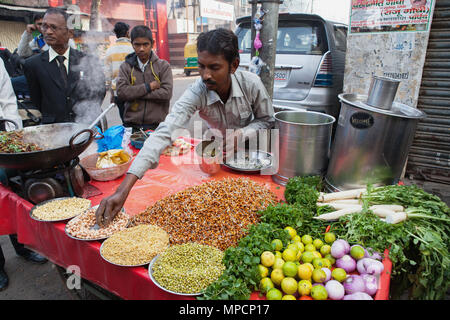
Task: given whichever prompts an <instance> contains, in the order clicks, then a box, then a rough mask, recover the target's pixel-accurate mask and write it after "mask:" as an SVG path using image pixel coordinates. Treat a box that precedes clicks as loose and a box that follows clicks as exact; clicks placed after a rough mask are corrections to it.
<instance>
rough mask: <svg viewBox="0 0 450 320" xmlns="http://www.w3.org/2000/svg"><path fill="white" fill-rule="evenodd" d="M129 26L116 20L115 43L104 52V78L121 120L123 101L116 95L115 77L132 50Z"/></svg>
mask: <svg viewBox="0 0 450 320" xmlns="http://www.w3.org/2000/svg"><path fill="white" fill-rule="evenodd" d="M129 30H130V26H129V25H128V24H126V23H124V22H117V23H116V24H115V26H114V33H115V34H116V37H117V40H116V43H115V44H113V45H111V46H110V47H109V48H108V50H107V51H106V54H105V66H106V70H105V74H106V79H107V80H109V81H110V82H111V90H112V92H113V99H114V103H115V104H117V106H118V107H119V114H120V118H121V119H122V121H123V112H124V102H123V101H120V100H119V99H118V97H117V91H116V78H117V75H118V74H119V69H120V65H121V64H122V63H123V62H124V61H125V57H126V56H127V55H128V54H130V53H133V52H134V49H133V46H132V45H131V41H130V33H129Z"/></svg>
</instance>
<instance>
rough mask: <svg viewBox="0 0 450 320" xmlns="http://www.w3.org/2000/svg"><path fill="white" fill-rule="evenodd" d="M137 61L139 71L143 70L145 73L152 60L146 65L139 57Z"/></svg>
mask: <svg viewBox="0 0 450 320" xmlns="http://www.w3.org/2000/svg"><path fill="white" fill-rule="evenodd" d="M137 61H138V64H139V69H141V71H142V72H145V68H146V67H147V65H148V63H149V62H150V59H148V60H147V62H146V63H142V61H141V59H139V57H137Z"/></svg>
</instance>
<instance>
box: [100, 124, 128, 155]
mask: <svg viewBox="0 0 450 320" xmlns="http://www.w3.org/2000/svg"><path fill="white" fill-rule="evenodd" d="M124 132H125V127H124V126H114V127H111V128H109V129H108V130H106V131H105V132H104V133H103V139H100V140H98V141H97V144H98V152H105V151H108V150H112V149H123V147H122V140H123V135H124Z"/></svg>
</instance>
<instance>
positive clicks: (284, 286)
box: [281, 277, 298, 294]
mask: <svg viewBox="0 0 450 320" xmlns="http://www.w3.org/2000/svg"><path fill="white" fill-rule="evenodd" d="M297 289H298V287H297V280H295V279H294V278H292V277H286V278H284V279H283V280H282V281H281V290H282V291H283V292H284V293H286V294H294V293H296V292H297Z"/></svg>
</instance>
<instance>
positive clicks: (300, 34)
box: [236, 13, 347, 118]
mask: <svg viewBox="0 0 450 320" xmlns="http://www.w3.org/2000/svg"><path fill="white" fill-rule="evenodd" d="M236 23H237V29H236V35H237V36H238V40H239V49H240V58H241V68H244V69H248V66H249V64H250V59H251V57H250V55H251V47H252V39H251V24H250V23H251V17H250V16H246V17H241V18H238V19H237V20H236ZM263 28H264V24H263ZM346 45H347V26H346V25H344V24H341V23H334V22H330V21H326V20H324V19H322V18H321V17H320V16H318V15H314V14H293V13H281V14H280V15H279V22H278V36H277V49H276V50H277V56H276V61H275V73H274V74H275V79H274V90H273V104H274V107H275V111H280V110H299V109H302V110H309V111H317V112H323V113H326V114H329V115H332V116H334V117H335V118H337V116H338V115H339V110H340V103H339V100H338V94H340V93H342V87H343V80H344V68H345V52H346ZM263 46H264V44H263Z"/></svg>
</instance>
